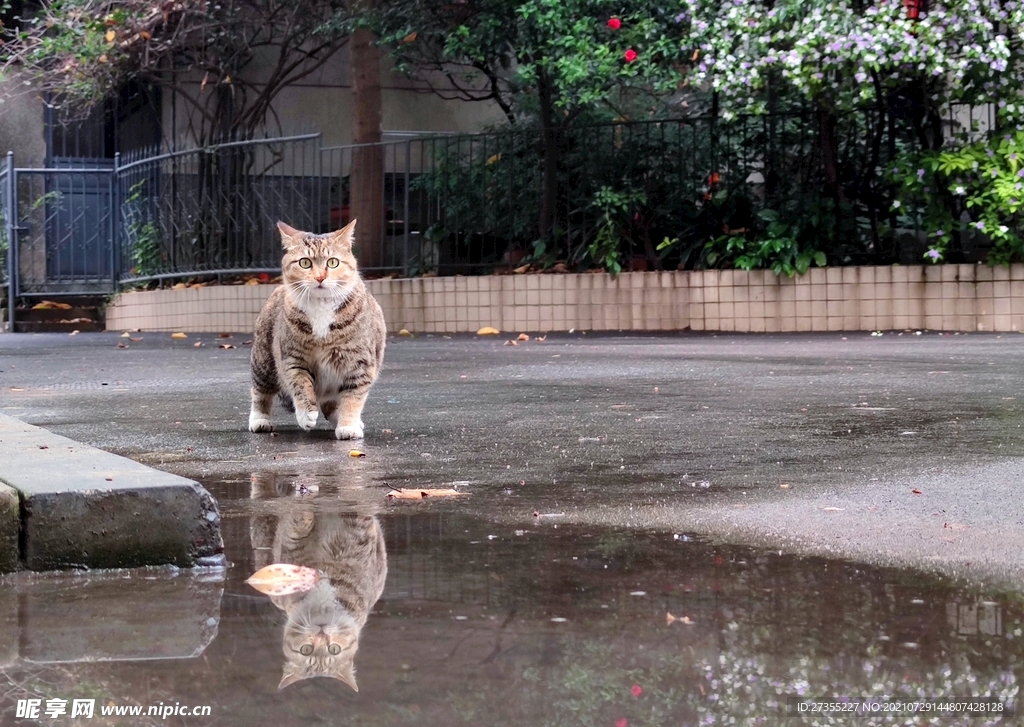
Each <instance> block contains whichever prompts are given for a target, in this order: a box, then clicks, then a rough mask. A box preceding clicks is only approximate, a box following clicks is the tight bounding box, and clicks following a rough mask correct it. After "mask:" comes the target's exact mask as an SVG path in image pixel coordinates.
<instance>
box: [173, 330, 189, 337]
mask: <svg viewBox="0 0 1024 727" xmlns="http://www.w3.org/2000/svg"><path fill="white" fill-rule="evenodd" d="M171 338H188V335H187V334H185V333H182V332H181V331H178V332H177V333H172V334H171Z"/></svg>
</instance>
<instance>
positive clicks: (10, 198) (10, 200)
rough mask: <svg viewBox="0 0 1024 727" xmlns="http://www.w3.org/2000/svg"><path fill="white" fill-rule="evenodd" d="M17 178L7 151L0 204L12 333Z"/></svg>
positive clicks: (8, 311) (16, 284)
mask: <svg viewBox="0 0 1024 727" xmlns="http://www.w3.org/2000/svg"><path fill="white" fill-rule="evenodd" d="M16 187H17V178H16V177H15V173H14V152H13V151H9V152H7V189H5V190H4V199H3V201H2V202H0V204H2V205H3V206H4V207H5V208H6V211H7V214H6V215H4V224H5V226H6V229H5V230H4V232H5V234H6V236H7V330H8V331H9V332H10V333H14V305H15V302H16V301H17V299H18V241H17V238H16V237H15V235H16V234H17V232H16V229H17V223H16V221H15V219H14V217H15V215H16V214H17V210H16V209H15V201H16V200H17V193H16V191H15V190H16Z"/></svg>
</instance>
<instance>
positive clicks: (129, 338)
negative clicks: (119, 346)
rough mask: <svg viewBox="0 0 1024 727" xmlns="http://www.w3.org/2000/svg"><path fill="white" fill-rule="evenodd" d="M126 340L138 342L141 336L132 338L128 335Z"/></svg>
mask: <svg viewBox="0 0 1024 727" xmlns="http://www.w3.org/2000/svg"><path fill="white" fill-rule="evenodd" d="M128 340H129V341H134V342H135V343H138V342H139V341H141V340H142V339H141V338H132V337H131V336H129V337H128Z"/></svg>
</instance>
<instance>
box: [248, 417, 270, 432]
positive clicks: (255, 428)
mask: <svg viewBox="0 0 1024 727" xmlns="http://www.w3.org/2000/svg"><path fill="white" fill-rule="evenodd" d="M249 431H250V432H254V433H256V434H259V433H261V432H272V431H274V426H273V425H272V424H271V423H270V419H268V418H267V417H266V416H264V415H263V414H257V413H256V412H252V413H250V414H249Z"/></svg>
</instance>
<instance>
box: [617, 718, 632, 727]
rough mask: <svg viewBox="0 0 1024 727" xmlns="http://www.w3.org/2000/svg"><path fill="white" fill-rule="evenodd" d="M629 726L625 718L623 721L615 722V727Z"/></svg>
mask: <svg viewBox="0 0 1024 727" xmlns="http://www.w3.org/2000/svg"><path fill="white" fill-rule="evenodd" d="M628 724H629V722H628V721H627V720H626V718H625V717H623V718H622V719H617V720H615V727H626V725H628Z"/></svg>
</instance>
